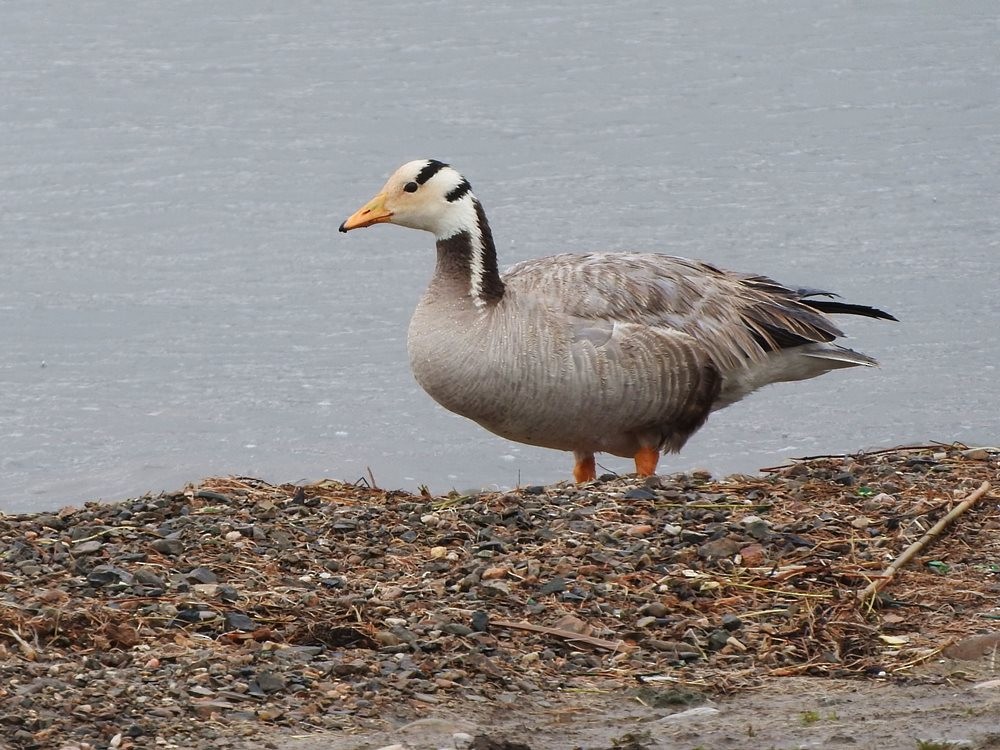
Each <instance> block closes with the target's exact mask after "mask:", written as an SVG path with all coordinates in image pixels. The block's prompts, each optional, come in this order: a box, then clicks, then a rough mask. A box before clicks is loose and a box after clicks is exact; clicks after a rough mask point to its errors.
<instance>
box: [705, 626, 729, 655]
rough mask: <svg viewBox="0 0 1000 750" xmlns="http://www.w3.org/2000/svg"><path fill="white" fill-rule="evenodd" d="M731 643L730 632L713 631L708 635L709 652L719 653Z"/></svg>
mask: <svg viewBox="0 0 1000 750" xmlns="http://www.w3.org/2000/svg"><path fill="white" fill-rule="evenodd" d="M728 642H729V631H728V630H713V631H712V632H711V633H709V634H708V649H709V651H718V650H719V649H720V648H722V647H723V646H725V645H726V644H727V643H728Z"/></svg>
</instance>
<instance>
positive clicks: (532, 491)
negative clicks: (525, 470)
mask: <svg viewBox="0 0 1000 750" xmlns="http://www.w3.org/2000/svg"><path fill="white" fill-rule="evenodd" d="M521 492H523V493H524V494H525V495H544V494H545V487H543V486H542V485H540V484H533V485H531V486H530V487H524V488H523V489H522V490H521Z"/></svg>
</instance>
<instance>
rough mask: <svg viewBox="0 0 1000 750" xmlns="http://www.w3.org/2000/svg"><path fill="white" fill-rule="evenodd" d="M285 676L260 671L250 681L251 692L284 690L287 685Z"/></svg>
mask: <svg viewBox="0 0 1000 750" xmlns="http://www.w3.org/2000/svg"><path fill="white" fill-rule="evenodd" d="M287 684H288V683H287V681H286V680H285V678H284V677H282V676H281V675H279V674H275V673H274V672H260V673H258V674H257V676H256V677H255V678H254V679H253V681H252V682H251V683H250V692H251V693H252V694H253V693H256V694H257V695H259V694H260V693H277V692H278V691H281V690H284V689H285V686H286V685H287Z"/></svg>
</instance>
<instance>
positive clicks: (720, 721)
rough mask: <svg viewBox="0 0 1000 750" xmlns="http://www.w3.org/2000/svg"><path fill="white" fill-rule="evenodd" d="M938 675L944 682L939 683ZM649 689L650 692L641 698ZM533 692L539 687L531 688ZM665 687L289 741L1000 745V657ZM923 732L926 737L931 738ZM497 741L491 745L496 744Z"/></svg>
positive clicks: (322, 747)
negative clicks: (916, 675)
mask: <svg viewBox="0 0 1000 750" xmlns="http://www.w3.org/2000/svg"><path fill="white" fill-rule="evenodd" d="M928 678H932V679H933V680H934V681H935V682H934V683H932V684H928V683H927V682H926V680H927V679H928ZM640 699H641V700H640ZM529 700H530V699H529ZM643 701H645V703H646V704H652V703H653V702H655V689H653V690H650V691H642V690H641V689H640V690H636V691H621V692H611V693H603V694H602V693H591V694H581V693H577V694H572V695H570V694H560V695H557V696H553V697H549V699H548V700H545V701H543V702H541V703H535V704H532V703H529V702H528V701H527V700H526V701H524V702H523V703H522V704H521V705H517V706H513V707H511V706H504V707H499V706H498V707H493V708H490V709H482V708H479V707H476V708H473V709H470V710H467V711H464V712H463V711H462V710H459V709H452V710H449V711H435V712H432V713H431V714H430V715H429V716H428V717H427V718H424V719H420V720H418V721H416V722H409V723H407V724H402V725H401V726H399V727H397V728H396V729H394V730H392V731H371V732H366V733H361V734H353V735H344V734H335V733H323V734H319V735H312V736H302V735H287V734H279V735H275V736H273V737H272V738H269V739H270V742H268V743H266V744H267V745H271V746H273V747H276V748H280V750H369V749H373V748H381V747H386V746H392V745H402V747H404V748H410V749H412V750H437V749H438V748H455V747H461V746H462V739H463V738H462V737H461V735H459V737H458V741H457V742H456V738H455V733H465V734H468V735H473V736H475V735H478V734H483V735H487V736H489V737H490V738H491V739H492V740H494V741H495V742H496V743H497V744H495V745H493V746H489V747H491V749H492V747H495V748H497V750H501V749H502V750H506V749H507V748H510V750H515V748H516V749H517V750H521V748H520V747H518V746H517V745H514V744H505V743H521V745H523V746H526V747H528V748H530V749H531V750H570V749H573V748H580V749H581V750H605V749H606V748H607V749H611V748H624V749H626V750H639V748H643V749H645V748H678V749H681V748H683V749H685V750H697V749H698V748H704V749H705V750H710V749H712V748H776V749H777V748H781V749H783V748H789V749H790V748H839V747H844V748H855V749H856V750H869V749H871V750H876V749H877V750H894V749H895V748H899V749H900V750H904V749H906V750H913V749H915V748H926V750H944V749H945V748H949V749H950V748H974V749H975V750H986V749H987V748H1000V663H998V659H997V654H996V653H991V654H990V655H988V656H987V657H986V658H982V659H979V660H977V661H957V660H943V661H939V662H937V663H935V664H932V665H929V666H928V667H926V668H924V669H923V670H922V671H921V674H920V679H919V680H914V681H913V682H912V683H909V684H907V683H900V682H889V681H885V682H883V681H879V680H869V681H860V680H834V679H824V678H784V679H781V678H777V679H773V680H770V681H768V682H766V683H764V685H763V686H761V687H760V688H759V689H756V690H753V691H749V692H745V693H742V694H737V695H732V696H727V697H723V698H719V699H707V700H705V701H704V702H701V703H699V704H697V705H695V706H679V707H665V708H657V707H656V706H655V705H644V702H643ZM922 743H923V744H922ZM487 746H488V745H485V744H484V745H483V747H487Z"/></svg>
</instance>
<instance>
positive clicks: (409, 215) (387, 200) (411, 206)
mask: <svg viewBox="0 0 1000 750" xmlns="http://www.w3.org/2000/svg"><path fill="white" fill-rule="evenodd" d="M473 200H474V197H473V195H472V192H471V189H470V188H469V183H468V182H467V181H466V180H465V178H464V177H462V175H460V174H459V173H458V172H456V171H455V170H454V169H452V168H451V167H449V166H447V165H445V164H442V163H441V162H438V161H432V160H427V159H419V160H417V161H411V162H408V163H406V164H404V165H403V166H401V167H400V168H399V169H397V170H396V171H395V172H394V173H393V175H392V177H390V178H389V180H388V181H387V182H386V183H385V186H384V187H383V188H382V190H381V192H380V193H379V194H378V195H376V196H375V198H373V199H372V200H371V201H370V202H369V203H368V204H367V205H365V206H364V207H363V208H361V209H360V210H359V211H358V212H357V213H355V214H354V215H353V216H351V218H349V219H348V220H347V221H345V222H344V224H343V225H342V227H341V229H342V230H343V231H347V230H349V229H355V228H358V227H365V226H370V225H371V224H376V223H382V222H388V223H390V224H398V225H400V226H403V227H410V228H412V229H423V230H425V231H428V232H431V233H433V234H434V235H435V236H437V237H438V238H439V239H446V238H448V237H451V236H453V235H455V234H457V233H458V232H461V231H473V230H474V229H475V228H476V224H477V217H476V210H475V205H474V203H473Z"/></svg>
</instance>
